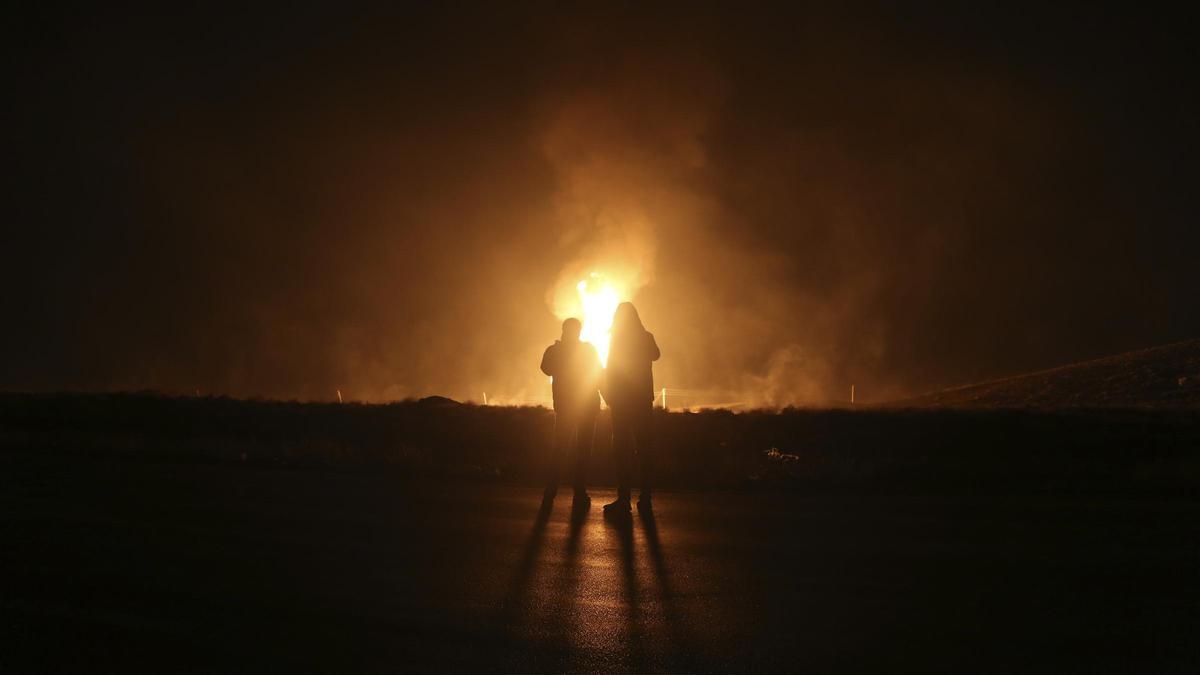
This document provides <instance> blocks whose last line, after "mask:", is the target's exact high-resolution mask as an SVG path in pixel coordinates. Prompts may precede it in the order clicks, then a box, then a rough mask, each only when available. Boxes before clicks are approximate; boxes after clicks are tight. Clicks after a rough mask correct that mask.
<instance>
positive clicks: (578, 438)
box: [542, 319, 600, 508]
mask: <svg viewBox="0 0 1200 675" xmlns="http://www.w3.org/2000/svg"><path fill="white" fill-rule="evenodd" d="M581 329H582V325H581V324H580V323H579V319H567V320H566V321H563V324H562V339H561V340H558V341H556V342H555V343H554V344H552V345H550V346H549V347H547V348H546V353H545V354H543V355H542V372H543V373H545V374H547V375H549V376H550V377H552V378H554V380H553V390H554V447H553V448H552V450H551V456H550V461H549V473H548V476H547V480H546V492H545V494H544V495H543V497H542V506H543V507H544V508H548V507H549V506H550V503H551V502H553V501H554V495H555V494H556V493H557V492H558V481H559V470H560V468H561V465H562V462H563V459H564V458H565V457H566V455H567V454H568V452H569V448H570V447H571V446H572V444H574V448H575V452H574V456H573V457H572V460H573V461H572V464H573V465H574V471H573V475H572V477H571V480H572V483H573V484H574V486H575V501H574V506H575V507H576V508H586V507H587V506H588V505H589V504H591V498H590V497H588V494H587V470H588V462H589V461H590V460H591V456H592V437H593V435H594V434H595V430H596V413H597V412H599V410H600V392H599V387H600V357H599V356H598V355H597V354H596V348H595V347H593V346H592V345H590V344H588V343H586V342H581V341H580V340H579V331H580V330H581Z"/></svg>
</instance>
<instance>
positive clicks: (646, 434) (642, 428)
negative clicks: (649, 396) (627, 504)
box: [633, 405, 654, 505]
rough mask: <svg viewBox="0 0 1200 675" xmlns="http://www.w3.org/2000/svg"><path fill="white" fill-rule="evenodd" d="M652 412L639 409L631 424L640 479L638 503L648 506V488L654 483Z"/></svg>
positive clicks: (642, 408)
mask: <svg viewBox="0 0 1200 675" xmlns="http://www.w3.org/2000/svg"><path fill="white" fill-rule="evenodd" d="M653 413H654V410H653V408H652V407H651V406H649V405H647V406H645V407H639V408H638V409H637V412H636V415H635V417H634V422H633V433H634V438H635V439H636V441H637V442H636V448H637V458H638V469H639V473H640V478H641V494H640V495H639V496H638V503H639V504H642V503H644V504H645V505H649V503H650V488H651V485H652V484H653V483H654V418H653Z"/></svg>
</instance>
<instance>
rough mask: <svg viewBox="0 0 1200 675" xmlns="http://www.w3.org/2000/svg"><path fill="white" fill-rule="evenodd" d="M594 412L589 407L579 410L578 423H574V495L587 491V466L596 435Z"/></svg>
mask: <svg viewBox="0 0 1200 675" xmlns="http://www.w3.org/2000/svg"><path fill="white" fill-rule="evenodd" d="M596 412H597V411H596V410H594V409H591V408H586V409H584V410H582V411H580V413H579V420H578V423H577V424H576V425H575V457H574V460H575V462H574V464H575V466H574V472H573V474H574V475H573V476H572V482H573V483H574V485H575V494H576V495H580V494H586V493H587V474H588V466H589V465H590V464H591V461H592V442H593V437H594V436H595V435H596Z"/></svg>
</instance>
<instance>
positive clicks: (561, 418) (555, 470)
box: [545, 410, 575, 498]
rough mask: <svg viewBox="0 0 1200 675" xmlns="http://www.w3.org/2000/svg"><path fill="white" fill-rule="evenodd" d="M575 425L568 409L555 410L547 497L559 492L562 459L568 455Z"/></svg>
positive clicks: (548, 463) (548, 466) (547, 466)
mask: <svg viewBox="0 0 1200 675" xmlns="http://www.w3.org/2000/svg"><path fill="white" fill-rule="evenodd" d="M574 426H575V422H574V420H572V419H571V415H569V414H568V413H567V412H566V411H564V410H557V411H555V413H554V439H553V441H552V442H551V444H550V456H549V457H547V461H546V492H545V496H546V497H551V498H552V497H554V495H555V493H557V492H558V482H559V479H560V470H561V466H562V461H563V457H564V456H565V455H566V452H567V448H569V447H570V442H571V434H572V432H573V431H574Z"/></svg>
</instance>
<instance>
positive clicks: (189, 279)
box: [0, 4, 1200, 405]
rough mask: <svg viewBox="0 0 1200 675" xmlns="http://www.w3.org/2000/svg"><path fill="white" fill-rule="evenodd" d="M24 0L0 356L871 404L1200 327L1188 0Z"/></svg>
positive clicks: (123, 376) (152, 371)
mask: <svg viewBox="0 0 1200 675" xmlns="http://www.w3.org/2000/svg"><path fill="white" fill-rule="evenodd" d="M162 11H163V12H164V13H162V14H157V15H154V14H151V13H139V14H137V15H132V14H129V15H121V14H118V13H115V12H106V11H103V10H94V13H92V14H72V13H67V12H66V11H65V10H64V11H62V12H56V10H51V9H42V8H39V9H35V10H31V12H32V14H31V15H29V16H27V17H26V19H25V23H23V24H22V25H21V26H20V30H21V31H22V37H21V39H19V40H15V41H11V42H10V47H9V48H10V49H12V50H14V51H15V58H11V59H9V61H10V66H9V67H10V68H12V69H13V70H14V72H13V81H14V82H15V86H14V89H13V93H12V95H11V97H10V98H11V103H10V105H9V108H8V112H7V114H8V116H9V119H8V125H7V127H8V133H7V134H6V140H5V147H6V149H7V151H8V154H9V155H10V156H11V157H13V161H14V162H15V164H16V166H17V170H16V172H15V173H16V174H17V178H16V181H15V182H13V183H10V190H11V196H10V200H9V201H10V204H12V207H11V208H12V210H11V211H10V216H9V225H8V227H6V233H5V246H4V247H3V250H4V252H5V254H4V258H3V263H2V265H0V269H2V270H3V275H4V276H3V279H2V283H3V286H4V289H5V290H4V293H3V295H2V298H3V300H2V301H0V302H2V304H0V316H4V317H5V324H6V326H7V330H5V331H4V332H3V336H2V337H0V350H3V352H4V353H5V358H4V359H3V361H2V363H3V367H2V368H0V390H22V391H25V390H28V391H51V390H63V389H69V390H89V391H90V390H129V389H156V390H163V391H173V392H183V393H187V392H192V391H194V390H200V391H201V392H202V393H206V394H207V393H217V394H229V395H233V396H239V397H251V396H265V397H273V398H283V399H291V398H299V399H316V400H330V399H332V398H333V397H334V392H335V391H336V390H339V389H340V390H341V391H342V392H343V393H344V394H345V395H346V396H347V398H350V399H354V400H367V401H374V400H388V399H399V398H406V397H414V398H416V397H421V396H426V395H431V394H438V395H444V396H448V397H450V398H454V399H459V400H476V399H478V397H479V396H480V394H481V392H484V391H486V392H488V393H489V395H492V396H496V397H497V398H498V399H499V400H500V401H501V402H503V401H504V400H513V401H519V400H524V399H533V398H536V397H545V396H546V395H548V391H549V387H548V385H547V384H546V383H545V382H544V378H542V377H541V376H540V374H539V373H538V370H537V363H538V356H539V355H540V353H541V350H542V349H544V347H545V345H546V344H547V343H548V342H549V341H551V340H553V338H554V336H555V335H557V333H558V323H559V318H560V317H558V316H556V294H558V293H560V291H561V289H562V288H564V287H566V288H570V287H571V285H572V284H573V283H574V282H575V280H578V279H580V278H582V277H583V276H584V275H586V274H588V273H589V272H591V271H594V270H600V271H603V272H604V273H606V274H608V275H609V276H612V277H621V278H622V280H623V282H624V283H626V285H627V287H628V290H629V293H630V297H629V298H625V299H632V300H633V302H634V303H635V304H636V305H637V307H638V309H639V311H640V312H641V314H642V317H643V319H644V320H645V323H646V326H647V328H648V329H649V330H651V331H652V332H653V333H654V334H655V336H656V338H657V339H658V341H659V344H660V345H661V346H662V350H663V355H664V357H663V359H662V361H661V362H660V363H658V364H657V365H656V367H655V383H656V386H661V385H666V386H668V387H677V388H682V389H690V390H698V391H719V392H738V393H746V394H747V395H751V396H754V397H755V399H754V400H755V402H756V403H760V404H763V405H783V404H802V405H803V404H813V403H822V402H827V401H830V400H837V399H838V398H839V397H841V396H842V395H843V392H844V391H845V389H846V388H848V386H849V385H850V384H855V385H856V387H857V392H858V395H859V397H860V400H862V401H864V402H878V401H883V400H888V399H895V398H900V397H903V396H907V395H913V394H918V393H922V392H926V391H931V390H935V389H939V388H943V387H948V386H955V385H963V384H968V383H971V382H977V381H980V380H984V379H990V378H995V377H1001V376H1007V375H1015V374H1019V373H1024V372H1029V371H1034V370H1039V369H1043V368H1048V367H1054V366H1058V365H1063V364H1068V363H1073V362H1077V361H1081V360H1085V359H1089V358H1096V357H1102V356H1106V355H1109V354H1115V353H1120V352H1124V351H1128V350H1131V349H1137V348H1145V347H1152V346H1157V345H1162V344H1167V343H1171V342H1176V341H1179V340H1184V339H1189V338H1194V337H1197V336H1200V313H1197V312H1196V311H1195V307H1198V306H1200V281H1197V278H1196V267H1197V264H1196V260H1195V257H1196V253H1195V251H1196V250H1197V244H1200V236H1198V235H1197V228H1196V227H1195V225H1194V221H1195V206H1194V200H1193V199H1192V198H1191V194H1190V192H1191V190H1192V184H1193V182H1194V181H1193V180H1192V179H1193V177H1194V174H1195V171H1194V170H1193V166H1194V162H1195V160H1194V157H1195V155H1196V153H1195V151H1196V150H1197V145H1198V144H1197V133H1196V128H1195V125H1194V122H1193V118H1194V106H1193V104H1192V102H1191V99H1192V98H1193V96H1192V91H1191V90H1192V89H1193V88H1194V87H1193V85H1192V81H1193V80H1194V77H1193V76H1192V75H1191V74H1190V72H1189V71H1190V59H1189V58H1188V52H1189V46H1190V44H1189V42H1190V36H1189V35H1188V31H1189V28H1188V27H1189V26H1190V23H1189V22H1186V21H1184V20H1183V19H1182V17H1178V16H1172V15H1170V14H1168V13H1165V12H1157V13H1154V14H1150V13H1148V12H1147V13H1142V14H1140V15H1127V14H1122V13H1117V12H1114V11H1112V10H1108V9H1098V8H1094V7H1088V6H1084V5H1078V6H1066V7H1064V6H1059V7H1055V8H1046V7H1041V6H1037V5H1030V6H1028V7H1024V8H1020V7H1014V6H1012V5H1009V4H994V5H987V6H982V5H972V6H971V7H963V8H956V9H952V8H940V7H935V6H933V5H925V6H923V7H922V8H919V9H908V10H906V11H904V12H900V11H897V10H892V9H887V8H885V7H872V6H858V7H856V8H853V9H846V10H841V11H825V10H821V11H818V10H812V9H801V10H796V11H794V12H792V13H788V14H774V15H769V16H768V15H765V14H763V15H760V14H747V13H744V12H738V11H736V10H733V9H704V10H695V9H686V8H684V7H670V6H659V7H657V8H655V9H652V10H648V9H640V8H637V7H634V6H629V7H625V8H622V9H619V10H616V11H613V10H612V9H611V7H610V6H608V5H605V6H603V10H601V8H600V7H599V6H597V7H586V6H585V7H581V8H576V9H574V10H572V11H570V12H565V11H563V10H561V9H559V8H554V7H552V6H549V5H547V6H543V7H536V6H535V7H525V8H522V9H519V10H513V9H508V8H493V9H485V10H481V11H475V12H471V13H470V14H469V15H468V14H467V13H465V12H464V11H462V10H455V9H437V10H428V11H424V12H419V13H402V12H399V11H395V12H392V13H388V12H385V11H374V12H363V13H355V12H348V11H347V12H343V13H332V14H331V13H325V12H321V11H318V10H315V9H311V8H307V9H303V10H292V11H287V12H279V11H272V10H268V9H257V10H248V9H240V10H238V11H237V12H226V13H219V12H218V11H217V10H211V9H209V8H206V7H192V8H190V9H187V10H183V11H180V10H178V9H177V8H172V9H171V10H169V11H168V10H162Z"/></svg>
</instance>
